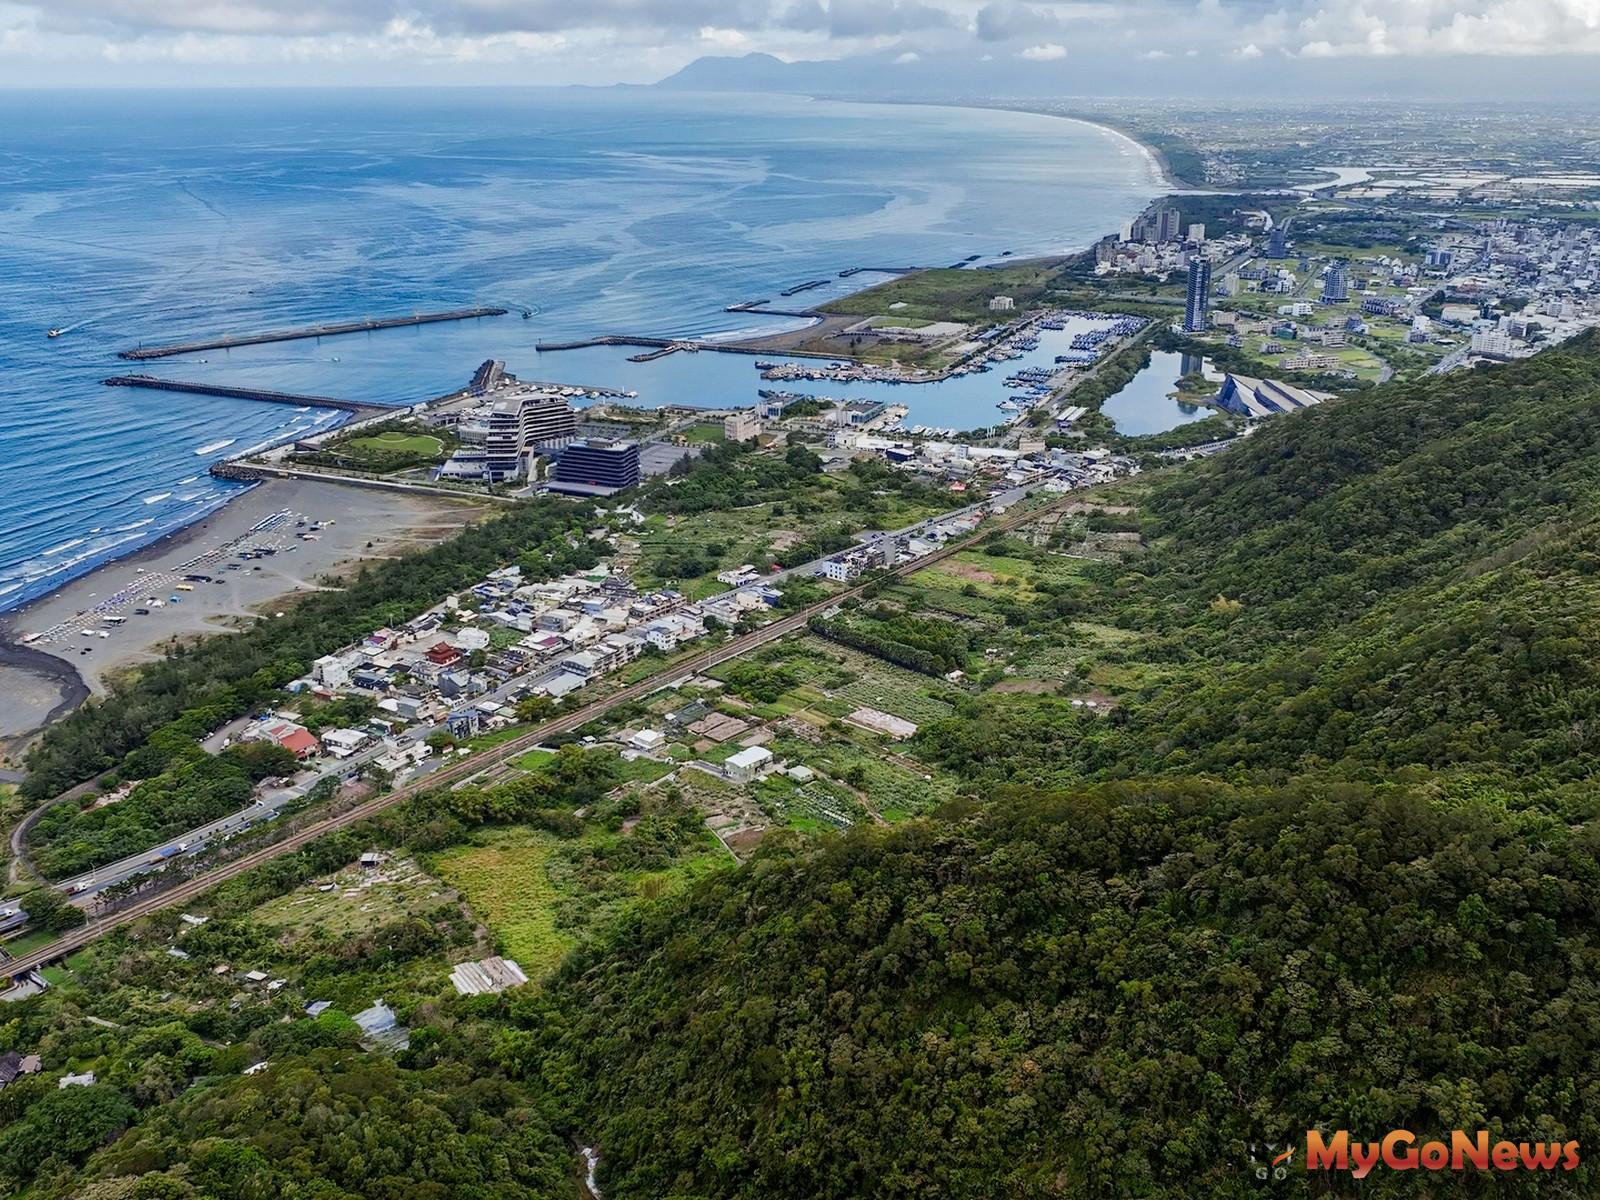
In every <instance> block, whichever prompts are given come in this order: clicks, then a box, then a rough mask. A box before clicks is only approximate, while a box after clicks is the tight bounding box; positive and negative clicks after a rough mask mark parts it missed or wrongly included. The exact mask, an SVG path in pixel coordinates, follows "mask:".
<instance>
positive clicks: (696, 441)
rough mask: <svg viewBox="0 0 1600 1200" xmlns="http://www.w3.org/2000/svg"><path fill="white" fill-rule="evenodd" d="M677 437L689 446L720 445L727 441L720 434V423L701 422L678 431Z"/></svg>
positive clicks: (724, 435) (722, 434)
mask: <svg viewBox="0 0 1600 1200" xmlns="http://www.w3.org/2000/svg"><path fill="white" fill-rule="evenodd" d="M678 436H679V437H681V438H682V439H683V440H684V441H686V442H688V443H689V444H690V445H696V446H705V445H713V446H714V445H720V444H721V443H723V442H725V441H727V440H728V437H727V435H726V434H725V433H723V432H722V422H721V421H701V422H698V423H697V424H694V425H690V426H687V427H686V428H684V429H680V430H679V431H678Z"/></svg>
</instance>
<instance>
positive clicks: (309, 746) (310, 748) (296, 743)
mask: <svg viewBox="0 0 1600 1200" xmlns="http://www.w3.org/2000/svg"><path fill="white" fill-rule="evenodd" d="M278 745H280V746H282V747H283V748H284V749H285V750H288V751H290V752H291V753H292V754H293V755H294V756H295V757H296V758H310V757H311V756H312V755H313V754H315V753H316V752H317V751H318V750H320V749H322V746H321V744H320V743H319V742H318V741H317V739H316V736H315V735H314V734H312V732H311V731H310V730H309V729H291V730H290V731H289V732H288V733H286V734H284V735H283V736H282V737H280V738H279V739H278Z"/></svg>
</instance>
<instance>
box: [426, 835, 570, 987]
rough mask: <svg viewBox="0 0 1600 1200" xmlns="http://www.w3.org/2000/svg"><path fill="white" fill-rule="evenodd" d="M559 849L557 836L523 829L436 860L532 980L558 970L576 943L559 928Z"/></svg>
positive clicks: (487, 837) (441, 873) (445, 876)
mask: <svg viewBox="0 0 1600 1200" xmlns="http://www.w3.org/2000/svg"><path fill="white" fill-rule="evenodd" d="M556 844H557V839H556V838H555V837H554V836H553V835H551V834H548V833H544V832H542V831H540V830H536V829H528V828H525V827H522V826H517V827H513V828H510V829H498V830H493V831H491V832H490V833H488V834H486V835H484V839H483V843H482V844H481V845H477V846H472V847H469V848H466V849H462V850H449V851H446V852H445V853H443V854H440V855H438V856H436V858H435V860H434V869H435V870H436V871H437V872H438V873H439V876H440V878H442V879H444V880H445V881H446V882H447V883H449V884H450V886H452V887H454V888H455V889H456V890H458V891H459V892H460V893H461V895H462V896H463V897H464V898H465V899H466V901H467V905H468V906H469V907H470V908H471V909H472V911H473V912H475V913H476V914H477V915H478V918H479V919H480V920H481V921H482V922H483V923H484V924H485V925H487V926H488V927H489V929H490V930H491V931H492V932H493V933H494V934H495V936H496V938H497V939H498V940H499V941H500V943H501V945H502V946H503V948H504V951H505V954H506V956H507V957H509V958H514V959H516V961H517V965H518V966H520V967H521V968H522V969H523V971H524V972H525V973H526V974H527V976H528V978H529V979H537V978H541V977H543V976H545V975H548V974H549V973H550V972H551V971H553V970H555V968H556V967H557V966H559V965H560V963H561V959H562V958H563V957H564V956H565V955H566V953H567V951H568V950H570V949H571V948H572V946H573V944H574V942H575V940H576V939H575V938H574V937H573V936H572V935H571V934H570V933H566V932H563V931H562V930H560V929H559V928H557V926H556V905H557V903H558V902H559V901H560V899H561V894H560V892H559V891H558V889H557V888H556V886H555V884H554V883H552V882H551V880H550V876H549V872H548V871H547V870H546V867H547V865H548V863H549V860H550V852H551V850H552V849H553V848H554V847H555V845H556Z"/></svg>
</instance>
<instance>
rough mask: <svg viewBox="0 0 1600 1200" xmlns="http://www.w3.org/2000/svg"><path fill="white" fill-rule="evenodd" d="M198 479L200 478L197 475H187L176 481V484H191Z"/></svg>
mask: <svg viewBox="0 0 1600 1200" xmlns="http://www.w3.org/2000/svg"><path fill="white" fill-rule="evenodd" d="M199 478H200V476H198V475H188V476H185V477H184V478H182V479H180V480H178V482H179V483H193V482H194V481H195V480H196V479H199Z"/></svg>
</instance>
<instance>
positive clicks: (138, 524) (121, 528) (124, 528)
mask: <svg viewBox="0 0 1600 1200" xmlns="http://www.w3.org/2000/svg"><path fill="white" fill-rule="evenodd" d="M155 523H156V519H155V518H154V517H146V518H145V519H144V520H142V521H135V522H134V523H133V524H132V525H118V526H117V528H116V532H117V533H127V532H128V531H129V530H131V529H143V528H144V527H145V526H146V525H154V524H155Z"/></svg>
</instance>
